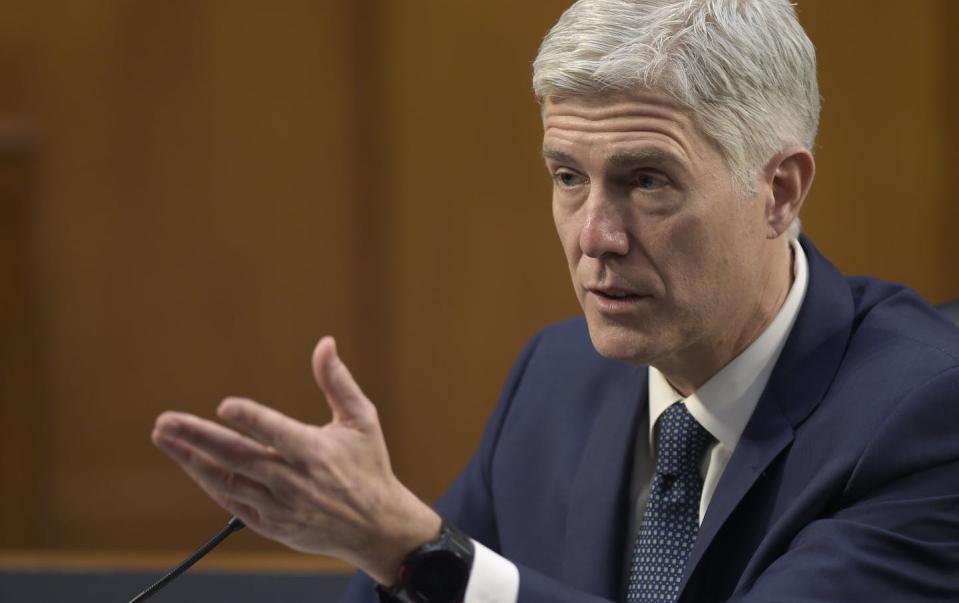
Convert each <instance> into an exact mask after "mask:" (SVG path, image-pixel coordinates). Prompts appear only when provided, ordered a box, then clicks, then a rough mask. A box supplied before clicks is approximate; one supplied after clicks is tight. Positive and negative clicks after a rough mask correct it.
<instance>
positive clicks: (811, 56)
mask: <svg viewBox="0 0 959 603" xmlns="http://www.w3.org/2000/svg"><path fill="white" fill-rule="evenodd" d="M639 87H642V88H650V89H659V90H662V91H664V92H666V93H667V94H670V95H671V96H673V97H675V98H676V99H677V100H678V101H679V102H681V103H682V104H684V105H686V106H687V107H689V109H690V110H691V112H692V114H693V115H694V118H695V119H696V121H697V123H698V125H699V127H700V129H701V130H702V132H703V133H704V134H705V135H706V136H707V137H709V138H711V139H712V140H714V141H715V142H716V143H717V144H718V145H719V148H720V149H721V151H722V153H723V156H724V158H725V160H726V163H727V164H728V166H729V168H730V170H731V172H732V173H733V175H734V177H735V178H736V179H737V181H738V183H739V185H740V188H741V189H742V192H743V194H744V195H750V194H752V193H754V192H755V182H756V178H757V177H758V174H759V172H760V170H761V169H762V168H763V166H765V164H766V163H767V162H768V161H769V160H770V159H771V158H772V157H773V156H774V155H775V154H776V153H778V152H779V151H781V150H782V149H783V148H785V147H786V146H788V145H792V144H800V145H802V146H804V147H806V148H807V149H810V150H812V148H813V144H814V142H815V138H816V129H817V127H818V125H819V107H820V98H819V86H818V84H817V82H816V51H815V49H814V48H813V45H812V42H810V40H809V38H808V37H807V36H806V32H805V31H803V28H802V26H801V25H800V24H799V21H798V19H797V18H796V11H795V9H794V8H793V5H792V4H790V2H789V0H579V1H578V2H576V3H575V4H573V6H571V7H570V8H569V9H568V10H567V11H566V12H565V13H563V16H562V17H560V19H559V21H558V22H557V23H556V25H554V26H553V28H552V29H551V30H550V32H549V33H548V34H547V35H546V38H545V39H544V40H543V44H542V45H541V46H540V49H539V54H538V55H537V57H536V60H535V61H534V62H533V89H534V90H535V92H536V97H537V98H538V99H539V101H540V102H543V101H545V100H546V99H547V98H549V97H556V98H561V97H564V96H578V95H590V94H602V93H604V92H616V91H626V90H630V89H635V88H639ZM788 234H789V236H790V237H791V238H795V237H796V236H798V234H799V222H798V220H796V222H794V223H793V224H792V225H791V226H790V228H789V233H788Z"/></svg>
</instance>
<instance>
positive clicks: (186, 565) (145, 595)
mask: <svg viewBox="0 0 959 603" xmlns="http://www.w3.org/2000/svg"><path fill="white" fill-rule="evenodd" d="M241 528H243V522H242V521H241V520H240V519H239V518H237V517H233V518H231V519H230V521H228V522H227V524H226V527H224V528H223V529H222V530H220V531H219V532H218V533H217V535H216V536H214V537H213V538H211V539H210V540H209V542H207V543H206V544H204V545H203V546H201V547H200V548H198V549H197V550H195V551H193V554H191V555H190V556H189V557H187V558H186V559H185V560H184V561H183V562H182V563H181V564H180V565H178V566H176V567H175V568H173V569H172V570H170V571H169V572H168V573H167V575H165V576H163V577H162V578H160V579H159V580H157V581H156V582H155V583H154V584H153V585H152V586H151V587H150V588H148V589H146V590H145V591H143V592H142V593H140V594H139V595H137V596H136V597H134V598H132V599H130V603H139V602H140V601H146V600H147V599H149V598H150V597H152V596H153V595H155V594H156V593H157V591H159V590H160V589H161V588H163V587H164V586H166V585H167V584H168V583H169V582H170V581H171V580H173V579H174V578H176V577H177V576H179V575H180V574H182V573H183V572H185V571H187V570H188V569H190V567H192V566H193V564H194V563H196V562H197V561H199V560H200V559H202V558H203V556H204V555H206V554H207V553H209V552H210V551H212V550H213V548H214V547H216V545H218V544H220V543H221V542H223V541H224V540H225V539H226V537H227V536H229V535H230V534H232V533H233V532H236V531H237V530H239V529H241Z"/></svg>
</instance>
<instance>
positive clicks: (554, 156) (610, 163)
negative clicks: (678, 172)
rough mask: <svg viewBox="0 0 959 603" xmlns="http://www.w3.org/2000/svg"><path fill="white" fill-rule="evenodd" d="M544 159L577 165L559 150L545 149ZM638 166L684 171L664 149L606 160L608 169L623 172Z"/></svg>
mask: <svg viewBox="0 0 959 603" xmlns="http://www.w3.org/2000/svg"><path fill="white" fill-rule="evenodd" d="M543 158H544V159H546V160H547V161H555V162H557V163H572V164H575V163H577V161H576V159H574V158H573V156H572V155H570V154H569V153H565V152H563V151H560V150H557V149H543ZM637 164H653V165H663V166H673V167H676V168H679V169H684V166H683V163H682V161H680V160H679V159H678V158H677V157H676V156H675V155H674V154H672V153H670V152H668V151H664V150H662V149H653V148H650V149H637V150H634V151H624V152H621V153H616V154H615V155H612V156H610V157H608V158H607V159H606V167H607V168H612V169H617V170H622V169H629V168H632V167H635V166H636V165H637Z"/></svg>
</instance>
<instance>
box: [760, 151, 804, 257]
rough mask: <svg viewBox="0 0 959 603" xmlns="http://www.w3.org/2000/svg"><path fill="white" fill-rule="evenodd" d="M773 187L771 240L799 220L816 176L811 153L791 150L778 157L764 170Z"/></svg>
mask: <svg viewBox="0 0 959 603" xmlns="http://www.w3.org/2000/svg"><path fill="white" fill-rule="evenodd" d="M764 174H765V175H766V178H767V182H768V183H769V196H768V197H767V199H766V224H767V226H768V229H767V234H766V236H767V238H770V239H775V238H778V237H779V236H780V235H782V234H783V233H784V232H786V230H787V229H788V228H789V225H790V224H792V223H793V220H795V219H796V218H797V217H798V216H799V210H800V209H801V208H802V204H803V201H805V200H806V194H807V193H808V192H809V188H810V187H811V186H812V181H813V178H814V177H815V175H816V162H815V160H814V159H813V157H812V153H810V152H809V149H807V148H805V147H802V146H791V147H787V148H785V149H783V150H782V151H780V152H779V153H777V154H776V155H775V156H773V158H772V159H771V160H770V161H769V163H767V164H766V169H765V170H764Z"/></svg>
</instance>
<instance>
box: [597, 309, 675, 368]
mask: <svg viewBox="0 0 959 603" xmlns="http://www.w3.org/2000/svg"><path fill="white" fill-rule="evenodd" d="M596 322H597V321H594V320H589V318H588V317H587V324H588V325H589V338H590V339H591V340H592V342H593V347H594V348H596V351H597V352H599V355H600V356H603V357H604V358H609V359H610V360H621V361H623V362H628V363H630V364H639V365H647V364H649V363H650V362H652V360H653V359H654V358H657V357H658V356H660V353H661V350H659V349H658V348H659V345H657V344H658V343H659V342H657V341H654V340H653V339H652V338H651V337H650V335H649V334H648V333H645V332H642V331H639V330H637V329H635V328H630V327H629V326H626V325H613V324H608V323H601V324H596Z"/></svg>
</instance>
